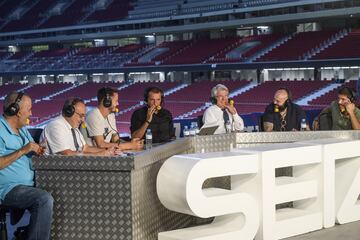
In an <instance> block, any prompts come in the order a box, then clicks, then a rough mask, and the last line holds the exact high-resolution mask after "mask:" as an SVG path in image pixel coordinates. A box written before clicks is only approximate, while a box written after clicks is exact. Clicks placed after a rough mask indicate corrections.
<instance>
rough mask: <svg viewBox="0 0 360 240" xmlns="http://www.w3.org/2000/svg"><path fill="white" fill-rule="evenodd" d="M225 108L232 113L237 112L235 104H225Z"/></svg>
mask: <svg viewBox="0 0 360 240" xmlns="http://www.w3.org/2000/svg"><path fill="white" fill-rule="evenodd" d="M225 108H226V109H227V110H228V111H229V112H230V113H231V114H232V115H234V114H236V113H237V111H236V108H235V107H234V105H231V104H227V105H226V106H225Z"/></svg>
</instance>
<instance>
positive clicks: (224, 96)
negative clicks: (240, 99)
mask: <svg viewBox="0 0 360 240" xmlns="http://www.w3.org/2000/svg"><path fill="white" fill-rule="evenodd" d="M228 97H229V95H217V96H216V98H220V99H224V98H228Z"/></svg>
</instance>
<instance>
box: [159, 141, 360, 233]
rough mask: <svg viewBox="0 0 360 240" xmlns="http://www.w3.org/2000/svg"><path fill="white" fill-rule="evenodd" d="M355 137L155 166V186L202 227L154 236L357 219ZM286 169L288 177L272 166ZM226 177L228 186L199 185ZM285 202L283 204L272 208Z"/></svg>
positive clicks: (300, 228) (274, 229)
mask: <svg viewBox="0 0 360 240" xmlns="http://www.w3.org/2000/svg"><path fill="white" fill-rule="evenodd" d="M359 146H360V141H357V140H355V141H351V140H339V139H323V140H321V139H320V140H315V141H307V142H299V143H292V144H276V145H268V146H261V147H257V148H252V149H243V150H235V151H234V152H221V153H205V154H189V155H177V156H173V157H171V158H170V159H168V160H167V161H166V162H165V163H164V165H163V166H162V167H161V169H160V171H159V174H158V178H157V191H158V196H159V199H160V201H161V202H162V204H163V205H164V206H165V207H167V208H168V209H171V210H173V211H176V212H181V213H185V214H190V215H193V216H198V217H203V218H206V217H213V216H215V220H214V221H213V222H212V223H211V224H208V225H203V226H197V227H191V228H185V229H178V230H173V231H168V232H161V233H159V240H174V239H177V240H182V239H184V240H185V239H186V240H215V239H216V240H235V239H236V240H238V239H243V240H252V239H254V238H255V239H264V240H276V239H283V238H286V237H290V236H295V235H299V234H303V233H307V232H310V231H314V230H319V229H321V228H323V227H325V228H329V227H332V226H334V224H335V221H337V222H338V223H339V224H343V223H348V222H352V221H357V220H360V205H358V204H356V202H357V201H358V200H357V199H358V196H359V189H360V171H359V169H360V147H359ZM283 167H292V176H291V177H275V169H277V168H283ZM229 175H231V190H225V189H219V188H208V189H202V184H203V182H204V181H205V180H206V179H208V178H213V177H220V176H229ZM287 202H292V203H293V204H292V205H293V206H292V207H291V208H282V209H278V210H277V209H276V205H277V204H281V203H287Z"/></svg>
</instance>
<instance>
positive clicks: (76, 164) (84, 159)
mask: <svg viewBox="0 0 360 240" xmlns="http://www.w3.org/2000/svg"><path fill="white" fill-rule="evenodd" d="M33 165H34V167H35V169H37V170H41V169H46V170H56V169H61V170H81V171H83V170H96V171H99V170H102V171H106V170H107V171H115V170H118V171H124V170H129V171H130V170H131V169H133V168H134V156H128V157H120V156H118V157H98V156H61V155H48V156H43V157H40V158H39V157H34V158H33Z"/></svg>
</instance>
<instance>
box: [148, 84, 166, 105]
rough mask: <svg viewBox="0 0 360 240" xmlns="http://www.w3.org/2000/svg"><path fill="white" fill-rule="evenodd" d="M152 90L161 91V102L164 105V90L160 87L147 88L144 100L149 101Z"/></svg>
mask: <svg viewBox="0 0 360 240" xmlns="http://www.w3.org/2000/svg"><path fill="white" fill-rule="evenodd" d="M150 92H155V93H158V92H160V94H161V102H160V104H161V105H162V104H163V103H164V92H163V90H161V89H160V88H158V87H148V88H146V89H145V92H144V102H145V103H147V102H148V98H149V94H150Z"/></svg>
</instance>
